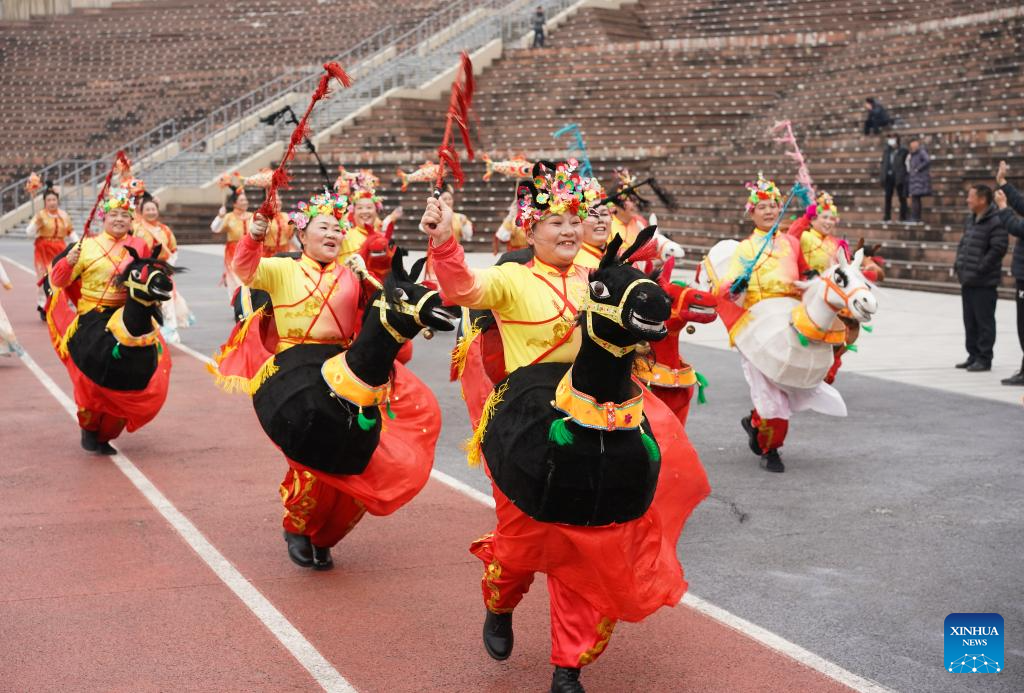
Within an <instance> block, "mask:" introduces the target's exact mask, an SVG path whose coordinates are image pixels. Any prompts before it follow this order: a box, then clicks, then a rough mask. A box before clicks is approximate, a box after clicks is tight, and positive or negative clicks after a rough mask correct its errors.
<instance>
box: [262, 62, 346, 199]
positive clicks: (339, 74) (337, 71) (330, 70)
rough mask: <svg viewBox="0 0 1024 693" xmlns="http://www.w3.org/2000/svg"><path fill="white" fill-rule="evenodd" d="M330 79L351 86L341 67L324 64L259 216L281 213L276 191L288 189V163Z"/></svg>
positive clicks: (274, 175)
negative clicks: (318, 81) (322, 71)
mask: <svg viewBox="0 0 1024 693" xmlns="http://www.w3.org/2000/svg"><path fill="white" fill-rule="evenodd" d="M332 79H336V80H338V81H339V82H341V83H342V84H343V85H344V86H346V87H351V86H352V80H351V79H350V78H349V76H348V75H347V74H346V73H345V70H344V69H342V67H341V65H339V64H338V63H333V62H332V63H325V64H324V74H323V75H322V76H321V77H320V83H319V84H318V85H317V88H316V91H314V92H313V97H312V98H311V99H310V100H309V106H307V107H306V112H305V113H303V114H302V120H300V121H299V124H298V125H296V126H295V129H294V130H293V131H292V137H291V139H290V140H289V142H288V149H287V150H286V151H285V153H284V157H282V158H281V163H280V164H279V165H278V167H277V168H276V169H275V170H274V174H273V176H271V178H270V187H269V188H267V199H266V200H264V201H263V204H262V205H260V208H259V209H258V210H257V211H256V213H257V214H259V215H260V216H263V217H265V218H267V219H273V218H274V216H276V215H277V213H278V212H279V211H281V201H280V200H279V199H278V197H277V191H278V189H280V188H288V187H290V185H289V182H290V181H291V176H289V175H288V168H287V167H288V162H289V161H291V160H292V159H293V158H294V157H295V147H297V146H298V145H299V144H300V143H301V142H302V140H303V138H305V137H306V136H307V135H308V134H309V133H308V130H309V126H308V125H307V121H308V120H309V116H310V114H311V113H312V112H313V107H314V106H315V105H316V103H317V101H320V100H321V99H323V98H324V97H325V96H327V95H328V94H329V93H330V84H331V80H332Z"/></svg>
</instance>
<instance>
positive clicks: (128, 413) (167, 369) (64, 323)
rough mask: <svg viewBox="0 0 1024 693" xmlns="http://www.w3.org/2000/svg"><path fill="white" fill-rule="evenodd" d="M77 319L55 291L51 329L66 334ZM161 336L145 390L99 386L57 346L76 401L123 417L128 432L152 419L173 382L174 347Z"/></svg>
mask: <svg viewBox="0 0 1024 693" xmlns="http://www.w3.org/2000/svg"><path fill="white" fill-rule="evenodd" d="M74 318H75V310H74V309H73V308H72V307H71V306H70V305H69V304H68V302H67V299H66V298H65V297H64V295H63V292H60V291H58V292H57V293H55V294H54V295H53V300H52V301H51V304H50V309H49V312H48V314H47V322H48V323H49V325H50V329H51V332H56V334H58V335H60V336H61V337H63V335H65V334H66V333H67V330H68V328H69V327H70V325H71V322H72V320H74ZM159 339H160V358H159V359H158V360H157V366H156V371H155V372H154V373H153V376H152V377H151V378H150V379H149V383H148V384H147V385H146V388H145V389H144V390H111V389H109V388H106V387H103V386H102V385H97V384H96V383H95V382H93V381H92V380H91V379H90V378H89V377H88V376H87V375H85V374H84V373H82V371H80V370H79V369H78V366H76V365H75V362H74V360H73V359H72V358H71V357H70V356H68V355H67V354H66V353H65V354H61V350H60V349H59V348H58V349H57V356H58V357H59V358H60V360H61V361H62V362H63V363H64V367H65V368H67V370H68V375H69V376H70V377H71V385H72V386H73V387H74V393H75V404H77V405H78V406H79V407H80V408H82V409H88V410H89V411H93V412H103V413H104V414H110V415H111V416H114V417H117V418H119V419H124V420H125V421H126V422H127V423H126V424H125V427H126V428H127V429H128V432H129V433H131V432H132V431H135V430H137V429H139V428H142V427H143V426H145V425H146V424H147V423H149V422H150V421H152V420H153V419H154V418H155V417H156V415H157V414H158V413H159V412H160V409H161V408H162V407H163V406H164V402H165V401H166V400H167V388H168V385H169V384H170V381H171V350H170V349H168V348H167V343H166V342H164V338H163V336H162V335H161V336H160V337H159ZM58 343H59V342H58Z"/></svg>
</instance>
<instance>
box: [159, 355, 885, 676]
mask: <svg viewBox="0 0 1024 693" xmlns="http://www.w3.org/2000/svg"><path fill="white" fill-rule="evenodd" d="M173 346H175V347H177V348H179V349H181V350H182V351H183V352H185V353H186V354H189V355H190V356H192V357H194V358H196V359H198V360H199V361H202V362H203V363H210V364H212V363H213V359H210V358H208V357H206V356H203V355H202V354H200V353H199V352H198V351H196V350H194V349H191V348H189V347H186V346H184V345H183V344H174V345H173ZM430 476H431V478H433V479H434V480H435V481H438V482H440V483H442V484H444V485H445V486H447V487H448V488H450V489H452V490H454V491H458V492H459V493H461V494H462V495H464V496H466V497H467V498H470V499H472V500H474V501H476V502H477V503H480V504H481V505H485V506H487V507H488V508H492V509H493V508H494V498H492V497H491V496H489V495H488V494H486V493H483V492H482V491H478V490H477V489H475V488H473V487H472V486H470V485H469V484H467V483H465V482H464V481H460V480H458V479H456V478H455V477H453V476H451V475H449V474H445V473H444V472H442V471H440V470H438V469H433V470H431V472H430ZM679 603H680V604H683V605H685V606H688V607H690V608H691V609H694V610H696V611H699V612H700V613H702V614H704V615H705V616H707V617H709V618H711V619H714V620H715V621H718V622H719V623H721V624H723V625H725V626H728V627H729V628H731V629H733V630H735V631H737V632H739V633H741V634H742V635H745V636H747V637H748V638H750V639H751V640H755V641H756V642H758V643H760V644H761V645H763V646H765V647H767V648H769V649H771V650H775V651H776V652H778V653H780V654H783V655H785V656H787V657H789V658H790V659H793V660H795V661H797V662H799V663H801V664H803V665H804V666H807V667H810V668H811V669H814V670H815V671H817V672H819V673H821V674H824V675H825V676H827V677H828V678H830V679H832V680H834V681H838V682H839V683H841V684H843V685H844V686H848V687H850V688H852V689H853V690H855V691H859V693H892V691H891V689H889V688H886V687H885V686H883V685H882V684H880V683H877V682H875V681H872V680H871V679H867V678H864V677H863V676H858V675H857V674H854V673H853V672H852V671H847V670H846V669H844V668H842V667H841V666H839V665H838V664H836V663H834V662H830V661H829V660H827V659H825V658H824V657H819V656H818V655H816V654H814V653H813V652H811V651H809V650H806V649H804V648H803V647H800V646H799V645H797V644H796V643H794V642H790V641H789V640H786V639H785V638H783V637H782V636H780V635H776V634H775V633H772V632H771V631H770V630H766V629H764V628H762V627H761V626H759V625H757V624H755V623H751V622H750V621H747V620H746V619H744V618H740V617H739V616H737V615H736V614H734V613H732V612H729V611H726V610H725V609H723V608H721V607H719V606H715V605H714V604H712V603H711V602H707V601H705V600H703V599H701V598H700V597H698V596H696V595H695V594H693V593H692V592H687V593H686V594H685V595H684V596H683V598H682V599H681V600H680V602H679Z"/></svg>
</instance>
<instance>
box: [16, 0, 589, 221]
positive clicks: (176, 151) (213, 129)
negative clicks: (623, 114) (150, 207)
mask: <svg viewBox="0 0 1024 693" xmlns="http://www.w3.org/2000/svg"><path fill="white" fill-rule="evenodd" d="M576 2H578V0H484V1H482V2H481V1H474V2H471V1H470V0H459V1H457V2H453V3H451V4H449V5H446V6H445V7H442V8H440V9H439V10H437V11H436V12H434V13H432V14H431V15H429V16H427V17H425V18H424V19H422V20H421V21H420V22H418V23H417V24H416V25H415V26H413V27H412V28H410V29H408V30H407V31H405V32H404V33H401V34H399V35H397V36H395V35H394V34H395V33H396V31H395V29H394V28H393V27H390V26H389V27H386V28H384V29H381V30H379V31H378V32H376V33H374V34H372V35H371V36H369V37H367V38H366V39H364V40H363V41H360V42H359V43H358V44H356V45H355V46H352V47H350V48H349V49H348V50H346V51H345V52H344V53H342V54H341V55H339V56H337V57H336V58H334V59H335V60H336V61H338V62H340V63H341V64H342V65H344V66H345V67H346V69H347V70H348V71H349V73H350V74H351V75H352V77H353V80H354V84H353V87H352V88H350V89H347V90H345V98H343V99H330V100H328V101H327V102H325V104H324V105H323V106H321V107H320V108H319V109H318V110H317V111H315V112H314V116H313V118H312V121H311V123H310V125H311V128H312V129H313V130H314V131H321V130H323V129H325V128H326V127H328V126H329V125H331V124H333V123H336V122H338V121H340V120H342V119H344V118H345V117H347V116H349V115H351V114H352V113H354V112H355V111H356V110H358V109H359V108H362V107H363V106H364V105H365V104H367V103H369V102H370V101H371V100H373V99H375V98H378V97H380V96H382V95H383V94H385V93H387V92H388V91H390V90H392V89H396V88H403V87H416V86H419V85H420V84H423V83H425V82H427V81H429V79H430V78H431V77H433V76H435V75H437V74H439V73H441V72H443V71H444V70H446V69H448V68H450V67H451V66H452V65H453V64H454V61H455V59H456V58H457V55H458V52H459V51H461V50H463V49H465V50H470V51H472V50H476V49H477V48H479V47H481V46H483V45H485V44H486V43H487V42H489V41H491V40H494V39H496V38H503V39H505V40H508V39H510V38H514V37H518V36H522V35H523V34H525V33H528V30H529V24H530V17H529V16H528V15H527V13H526V12H524V11H520V12H517V11H516V8H517V6H518V7H519V8H521V9H525V8H529V9H530V10H532V9H533V8H534V7H536V6H537V5H538V4H539V5H543V6H544V7H545V9H546V10H547V11H548V17H551V16H553V15H554V14H556V13H557V12H559V11H561V10H563V9H565V8H567V7H569V6H571V5H573V4H575V3H576ZM461 21H466V22H467V23H466V24H465V26H461V27H459V22H461ZM453 27H458V30H453ZM448 31H451V32H452V33H451V35H450V36H447V37H444V33H445V32H448ZM442 37H443V38H442ZM388 51H394V53H393V54H392V55H390V56H387V57H384V58H381V57H380V56H384V55H385V54H386V53H387V52H388ZM320 74H321V70H320V67H319V65H316V66H310V67H309V68H305V69H298V70H289V71H288V72H285V73H283V74H281V75H278V76H277V77H275V78H273V79H271V80H268V81H267V82H264V83H263V84H261V85H260V86H259V87H257V88H255V89H253V90H251V91H249V92H247V93H246V94H244V95H242V96H241V97H238V98H237V99H235V100H233V101H231V102H230V103H227V104H224V105H223V106H221V107H219V108H217V109H216V110H214V111H212V112H211V113H210V114H208V115H207V116H205V117H204V118H203V119H202V120H200V121H198V122H195V123H192V124H190V125H187V126H184V127H183V126H181V125H180V124H179V123H178V122H177V121H175V120H168V121H165V122H164V123H161V124H160V125H158V126H156V127H155V128H152V129H151V130H149V131H148V132H146V133H144V134H142V135H140V136H138V137H136V138H135V139H133V140H131V141H130V142H128V143H126V144H125V146H124V149H125V151H126V152H127V153H128V156H129V158H130V159H132V161H134V162H136V163H137V164H138V167H137V169H136V173H137V174H140V176H141V177H143V178H145V179H146V182H147V186H148V187H150V189H156V188H159V187H162V186H164V185H190V186H192V185H201V184H204V183H207V182H209V181H210V180H213V179H215V178H216V177H217V175H219V173H221V172H223V171H224V170H231V169H232V168H235V167H236V165H237V164H238V163H240V162H241V161H243V160H244V159H246V158H247V157H248V156H251V155H253V154H255V153H257V152H259V151H261V150H262V149H263V148H265V147H266V146H267V145H269V144H272V143H274V142H275V141H280V140H281V139H282V137H283V136H284V126H283V125H279V126H278V127H276V128H274V129H271V128H267V127H263V126H255V124H254V123H249V124H248V126H247V125H246V123H245V121H246V119H249V118H252V117H253V116H255V115H257V114H258V113H259V112H260V111H262V110H264V109H267V107H268V106H271V105H276V104H278V103H280V101H281V100H282V99H284V100H288V101H289V102H290V105H292V106H296V105H300V104H301V105H303V106H304V103H305V102H304V99H305V98H306V95H307V94H308V93H310V92H311V91H312V90H313V88H314V85H315V84H316V82H317V81H318V80H319V79H320ZM297 75H298V76H297ZM113 155H114V154H113V152H111V153H110V154H109V155H107V156H105V157H103V158H100V159H96V160H93V161H87V162H85V163H79V164H78V165H73V166H71V167H70V170H68V171H66V172H64V171H61V170H60V169H59V165H60V164H61V162H56V163H55V164H52V165H51V166H49V167H47V168H46V169H44V171H45V172H48V173H49V172H52V171H58V172H61V173H62V175H61V176H53V179H54V180H55V182H59V183H60V184H62V185H63V188H64V191H65V192H64V195H65V204H67V205H69V206H76V204H75V203H74V202H72V201H71V200H69V199H68V197H69V192H71V193H72V194H73V195H74V197H75V198H76V202H77V206H78V207H80V208H82V209H87V208H88V205H90V204H91V202H92V199H93V197H94V195H95V192H94V190H95V188H96V187H97V185H98V184H99V182H100V181H101V180H102V179H103V178H104V177H105V176H106V174H107V171H108V167H109V165H110V161H111V160H112V159H113ZM161 155H163V156H161ZM161 159H162V160H161ZM143 174H144V175H143ZM41 177H44V176H42V174H41ZM44 179H45V177H44ZM24 183H25V179H22V180H20V181H17V182H15V183H13V184H11V185H8V186H7V187H5V188H3V189H2V190H0V212H3V211H6V210H8V209H15V208H17V207H18V206H19V205H21V204H24V203H25V202H27V201H28V200H29V198H28V196H27V195H25V194H24ZM10 198H13V200H14V203H13V204H9V203H8V199H10Z"/></svg>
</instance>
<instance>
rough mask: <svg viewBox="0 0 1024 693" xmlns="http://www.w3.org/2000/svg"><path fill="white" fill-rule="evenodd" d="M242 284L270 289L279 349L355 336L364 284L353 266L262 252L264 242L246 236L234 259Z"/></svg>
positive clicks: (344, 341) (343, 342)
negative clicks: (265, 255)
mask: <svg viewBox="0 0 1024 693" xmlns="http://www.w3.org/2000/svg"><path fill="white" fill-rule="evenodd" d="M231 266H232V270H233V271H234V272H235V274H236V275H238V278H239V279H240V280H241V281H242V283H243V284H245V285H246V286H249V287H251V288H253V289H262V290H263V291H266V292H267V293H269V294H270V298H271V301H272V302H273V304H274V322H275V323H276V324H277V333H278V336H279V341H278V343H277V348H276V350H275V351H276V353H280V352H282V351H284V350H285V349H288V348H290V347H293V346H295V345H296V344H341V345H344V346H348V344H349V343H350V342H351V341H352V339H353V337H354V336H355V332H356V327H357V325H358V323H357V317H358V314H359V302H360V299H361V287H360V284H359V280H358V279H357V278H356V276H355V275H354V274H353V273H352V271H351V270H350V269H348V268H347V267H345V266H344V265H342V264H339V263H338V262H337V261H335V262H331V263H329V264H328V265H321V264H320V263H319V262H317V261H316V260H314V259H313V258H311V257H309V256H308V255H305V254H303V255H302V257H301V258H299V259H298V260H294V259H292V258H290V257H269V258H265V257H263V244H262V243H261V242H259V241H255V240H253V239H252V237H251V236H249V234H246V235H245V236H243V237H242V240H241V241H239V243H238V247H237V248H236V249H235V255H234V257H233V258H232V261H231Z"/></svg>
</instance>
